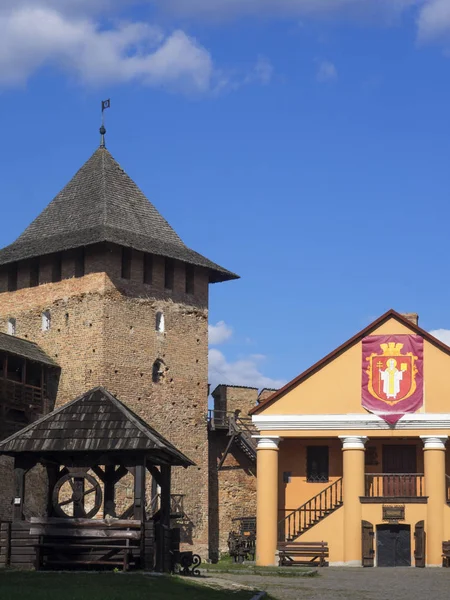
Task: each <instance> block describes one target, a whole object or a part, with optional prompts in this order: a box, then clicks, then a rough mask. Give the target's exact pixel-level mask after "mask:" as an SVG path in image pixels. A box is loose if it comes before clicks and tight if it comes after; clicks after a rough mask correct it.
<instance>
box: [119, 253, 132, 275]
mask: <svg viewBox="0 0 450 600" xmlns="http://www.w3.org/2000/svg"><path fill="white" fill-rule="evenodd" d="M121 277H122V279H130V277H131V248H122V275H121Z"/></svg>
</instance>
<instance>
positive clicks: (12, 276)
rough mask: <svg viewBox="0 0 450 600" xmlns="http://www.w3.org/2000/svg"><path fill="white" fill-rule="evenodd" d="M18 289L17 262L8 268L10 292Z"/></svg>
mask: <svg viewBox="0 0 450 600" xmlns="http://www.w3.org/2000/svg"><path fill="white" fill-rule="evenodd" d="M16 290H17V263H14V264H13V265H11V266H10V267H9V269H8V292H15V291H16Z"/></svg>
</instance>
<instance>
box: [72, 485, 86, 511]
mask: <svg viewBox="0 0 450 600" xmlns="http://www.w3.org/2000/svg"><path fill="white" fill-rule="evenodd" d="M73 516H74V517H81V518H83V517H86V511H85V510H84V477H74V478H73Z"/></svg>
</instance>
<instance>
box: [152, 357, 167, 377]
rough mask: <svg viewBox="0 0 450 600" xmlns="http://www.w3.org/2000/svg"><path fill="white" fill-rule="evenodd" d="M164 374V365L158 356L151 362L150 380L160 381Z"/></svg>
mask: <svg viewBox="0 0 450 600" xmlns="http://www.w3.org/2000/svg"><path fill="white" fill-rule="evenodd" d="M165 374H166V366H165V364H164V363H163V361H162V360H160V359H159V358H158V359H157V360H155V362H154V363H153V369H152V381H153V383H161V382H162V381H163V380H164V376H165Z"/></svg>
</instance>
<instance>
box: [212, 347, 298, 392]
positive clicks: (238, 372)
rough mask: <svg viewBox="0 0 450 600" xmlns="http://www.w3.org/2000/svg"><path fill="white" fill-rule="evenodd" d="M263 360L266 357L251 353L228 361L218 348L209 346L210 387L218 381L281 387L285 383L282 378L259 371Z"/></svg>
mask: <svg viewBox="0 0 450 600" xmlns="http://www.w3.org/2000/svg"><path fill="white" fill-rule="evenodd" d="M265 360H266V357H265V356H264V355H262V354H251V355H249V356H246V357H244V358H241V359H239V360H236V361H228V360H227V359H226V357H225V356H224V354H223V353H222V352H220V350H217V348H210V350H209V381H210V383H211V386H212V389H214V388H215V387H216V386H217V385H219V384H220V383H224V384H228V385H247V386H249V387H257V388H259V389H261V388H265V387H267V388H274V389H278V388H280V387H282V386H283V385H284V384H285V383H286V382H285V381H284V380H282V379H273V378H271V377H267V376H266V375H264V374H263V373H262V372H261V365H262V363H263V362H264V361H265Z"/></svg>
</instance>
